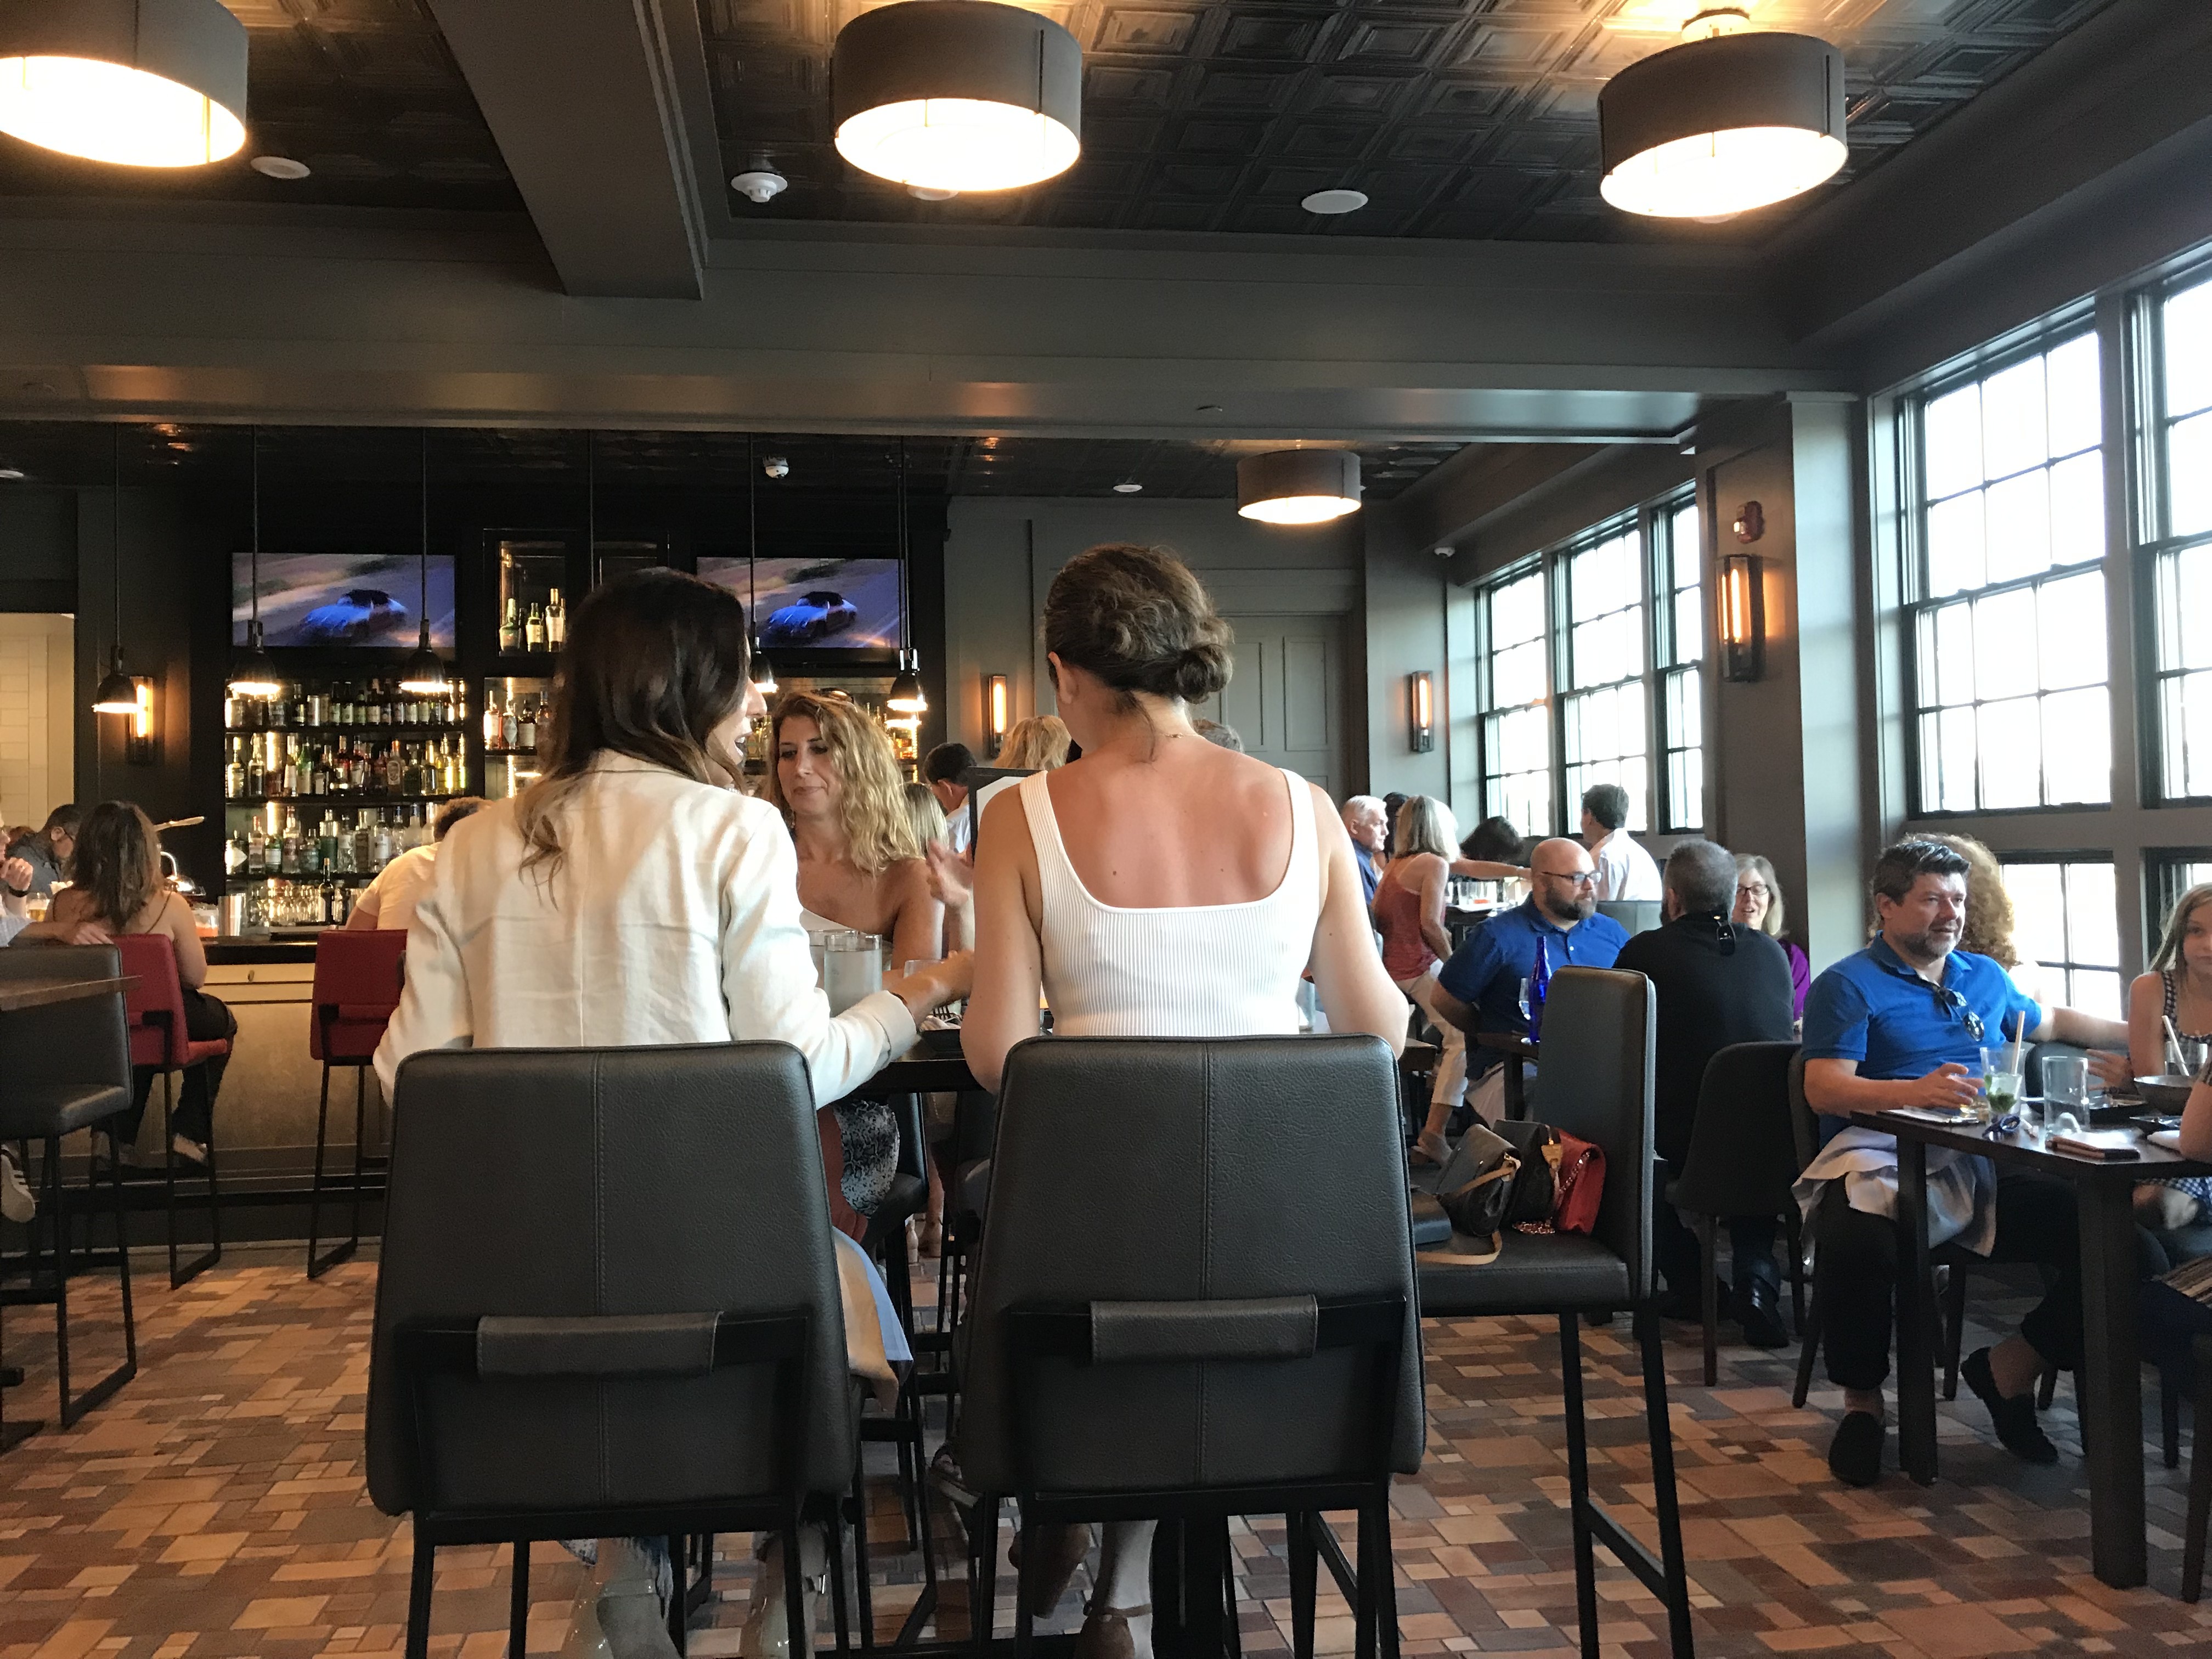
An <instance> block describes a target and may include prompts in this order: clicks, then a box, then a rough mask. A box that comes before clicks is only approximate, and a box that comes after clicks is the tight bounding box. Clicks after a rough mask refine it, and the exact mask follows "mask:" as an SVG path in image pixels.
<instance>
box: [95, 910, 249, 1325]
mask: <svg viewBox="0 0 2212 1659" xmlns="http://www.w3.org/2000/svg"><path fill="white" fill-rule="evenodd" d="M115 948H116V949H117V950H118V951H121V952H122V953H123V971H124V972H125V974H126V975H131V976H133V977H134V978H135V980H136V981H137V982H136V983H135V984H133V985H132V986H131V987H130V989H129V990H128V991H126V992H125V994H124V997H125V1003H124V1006H125V1011H126V1012H127V1013H128V1015H129V1017H130V1022H131V1024H130V1035H131V1070H132V1071H133V1072H134V1073H136V1072H141V1071H152V1072H158V1073H160V1074H161V1185H162V1188H163V1191H164V1194H165V1195H166V1200H167V1201H166V1207H167V1211H168V1218H169V1285H170V1288H171V1289H175V1288H176V1287H177V1286H178V1285H183V1284H186V1283H188V1282H189V1281H191V1279H197V1278H198V1277H199V1275H200V1274H202V1273H205V1272H206V1271H207V1270H208V1269H209V1268H210V1267H214V1266H215V1264H216V1262H218V1261H222V1194H221V1193H220V1191H219V1190H218V1188H217V1187H216V1168H215V1120H214V1115H213V1114H212V1113H210V1115H209V1120H208V1139H207V1183H208V1238H209V1244H208V1248H207V1249H205V1250H204V1251H203V1252H201V1253H200V1255H197V1256H195V1257H194V1258H193V1259H192V1260H191V1261H188V1262H185V1263H184V1264H182V1265H181V1266H179V1263H178V1261H177V1149H176V1135H175V1133H174V1131H173V1128H172V1127H171V1125H170V1119H171V1117H172V1116H173V1114H174V1113H175V1110H176V1104H177V1076H178V1074H179V1073H181V1072H184V1071H186V1070H188V1069H190V1068H191V1067H192V1066H204V1065H206V1064H207V1062H208V1061H210V1060H219V1059H221V1058H222V1057H223V1056H224V1055H226V1054H229V1053H230V1041H229V1039H228V1038H227V1037H216V1038H214V1039H211V1040H208V1041H195V1040H194V1039H193V1037H192V1035H191V1032H189V1031H187V1030H185V991H184V982H183V981H181V980H179V978H178V977H177V949H176V946H175V945H172V944H171V943H170V942H169V939H168V938H167V935H165V934H161V933H118V934H117V935H116V936H115Z"/></svg>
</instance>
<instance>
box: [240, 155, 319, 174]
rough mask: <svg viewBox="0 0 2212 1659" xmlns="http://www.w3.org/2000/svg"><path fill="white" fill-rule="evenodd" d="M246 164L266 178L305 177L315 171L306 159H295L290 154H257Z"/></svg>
mask: <svg viewBox="0 0 2212 1659" xmlns="http://www.w3.org/2000/svg"><path fill="white" fill-rule="evenodd" d="M246 166H248V167H252V169H253V170H254V171H255V172H256V173H259V174H260V175H261V176H262V177H263V178H264V179H287V180H289V179H304V178H306V177H307V174H308V173H311V172H313V168H311V167H308V165H307V163H306V162H305V161H294V160H293V159H292V158H291V157H290V156H289V155H257V156H255V157H254V158H253V159H252V161H248V162H247V163H246Z"/></svg>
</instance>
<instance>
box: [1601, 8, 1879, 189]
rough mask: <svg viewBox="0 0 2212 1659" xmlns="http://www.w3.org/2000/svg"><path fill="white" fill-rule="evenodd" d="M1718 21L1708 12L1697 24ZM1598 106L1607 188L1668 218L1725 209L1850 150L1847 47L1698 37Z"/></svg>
mask: <svg viewBox="0 0 2212 1659" xmlns="http://www.w3.org/2000/svg"><path fill="white" fill-rule="evenodd" d="M1718 17H1723V18H1733V19H1735V20H1736V21H1739V22H1740V21H1741V14H1740V13H1722V14H1718ZM1708 21H1717V18H1716V16H1715V15H1713V14H1705V15H1701V16H1700V17H1699V18H1695V19H1692V21H1691V22H1690V24H1688V25H1686V32H1687V31H1693V30H1696V29H1697V28H1698V27H1699V25H1700V24H1701V23H1706V22H1708ZM1597 112H1598V125H1599V130H1600V133H1601V147H1602V150H1603V155H1604V163H1605V177H1604V179H1602V180H1601V182H1600V184H1599V185H1598V191H1599V194H1601V195H1602V196H1603V197H1605V199H1606V200H1607V201H1608V202H1610V203H1612V204H1613V206H1615V207H1617V208H1620V209H1621V210H1623V211H1624V212H1628V213H1641V214H1646V215H1650V216H1653V217H1656V218H1664V219H1724V218H1727V217H1729V216H1730V215H1733V214H1737V213H1743V212H1747V211H1748V210H1751V209H1753V208H1760V207H1765V206H1768V205H1769V204H1772V203H1775V202H1780V201H1786V200H1787V199H1788V198H1790V197H1792V196H1797V195H1802V193H1803V192H1804V191H1808V190H1810V189H1812V188H1813V186H1814V185H1817V184H1820V183H1821V182H1822V181H1823V180H1825V179H1828V178H1829V177H1830V176H1832V174H1833V173H1835V172H1836V170H1837V169H1838V167H1842V166H1843V164H1844V158H1845V155H1846V154H1847V151H1846V150H1845V149H1844V57H1843V54H1842V53H1841V52H1838V51H1837V50H1836V48H1835V47H1833V46H1830V45H1829V44H1828V43H1827V42H1826V41H1825V40H1816V39H1814V37H1813V36H1811V35H1809V34H1784V33H1727V32H1718V33H1708V34H1706V35H1705V38H1702V39H1698V38H1693V39H1689V40H1685V41H1684V42H1683V43H1682V44H1681V45H1680V46H1670V47H1668V49H1667V50H1666V51H1664V52H1654V53H1653V54H1652V55H1651V56H1650V57H1649V58H1644V60H1643V61H1642V62H1640V63H1637V64H1631V65H1630V66H1629V67H1628V68H1626V69H1625V70H1621V72H1620V74H1618V75H1616V76H1613V79H1612V80H1610V81H1608V82H1607V83H1606V85H1605V88H1604V89H1603V90H1602V91H1601V92H1600V93H1599V94H1598V99H1597Z"/></svg>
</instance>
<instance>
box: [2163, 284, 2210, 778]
mask: <svg viewBox="0 0 2212 1659" xmlns="http://www.w3.org/2000/svg"><path fill="white" fill-rule="evenodd" d="M2159 309H2160V315H2159V331H2160V351H2159V354H2158V355H2159V366H2160V370H2161V374H2160V392H2161V394H2162V395H2161V398H2160V403H2161V405H2162V406H2161V407H2160V410H2158V417H2157V419H2158V435H2159V443H2158V451H2159V455H2160V459H2161V461H2162V462H2163V463H2164V466H2163V471H2164V477H2165V485H2166V487H2165V489H2162V490H2161V491H2160V496H2161V497H2162V499H2163V503H2164V520H2165V522H2164V525H2163V530H2164V536H2163V537H2162V538H2161V539H2162V540H2163V541H2164V543H2165V545H2164V546H2162V547H2161V548H2160V551H2159V554H2158V558H2157V576H2156V580H2155V582H2154V591H2155V592H2156V594H2157V605H2158V650H2157V660H2156V664H2155V666H2154V672H2155V673H2156V675H2157V678H2158V709H2159V732H2160V755H2159V760H2160V779H2159V793H2160V794H2161V795H2162V796H2163V797H2164V798H2165V799H2168V800H2174V799H2190V798H2192V797H2195V798H2200V799H2201V798H2203V797H2206V796H2212V282H2199V283H2197V285H2196V286H2195V287H2193V288H2188V289H2183V290H2182V291H2181V292H2179V293H2178V294H2173V295H2169V296H2167V298H2166V301H2165V302H2164V304H2163V305H2162V306H2161V307H2160V308H2159Z"/></svg>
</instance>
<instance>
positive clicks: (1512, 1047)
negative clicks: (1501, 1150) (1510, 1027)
mask: <svg viewBox="0 0 2212 1659" xmlns="http://www.w3.org/2000/svg"><path fill="white" fill-rule="evenodd" d="M1468 1042H1471V1043H1473V1044H1474V1046H1475V1047H1476V1048H1487V1049H1489V1050H1490V1051H1491V1052H1492V1054H1503V1055H1504V1056H1505V1115H1506V1116H1507V1117H1509V1118H1514V1119H1520V1118H1525V1117H1527V1116H1528V1081H1527V1079H1525V1078H1523V1077H1522V1073H1521V1067H1522V1066H1523V1065H1524V1064H1525V1065H1534V1063H1535V1060H1536V1045H1535V1044H1534V1043H1533V1042H1529V1041H1528V1038H1527V1037H1525V1036H1521V1035H1520V1034H1519V1033H1517V1032H1514V1031H1476V1032H1474V1034H1472V1035H1471V1036H1468Z"/></svg>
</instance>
